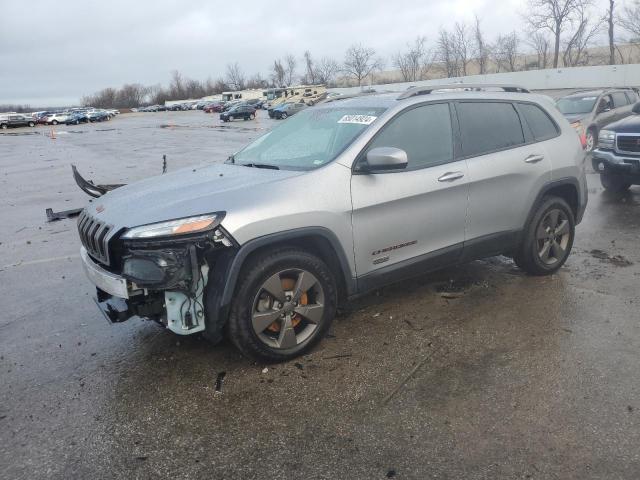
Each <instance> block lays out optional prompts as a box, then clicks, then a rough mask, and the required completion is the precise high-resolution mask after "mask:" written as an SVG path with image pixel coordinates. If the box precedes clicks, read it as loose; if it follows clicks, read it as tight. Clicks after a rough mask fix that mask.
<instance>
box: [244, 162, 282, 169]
mask: <svg viewBox="0 0 640 480" xmlns="http://www.w3.org/2000/svg"><path fill="white" fill-rule="evenodd" d="M238 165H242V166H243V167H254V168H268V169H271V170H280V167H278V166H277V165H269V164H268V163H238Z"/></svg>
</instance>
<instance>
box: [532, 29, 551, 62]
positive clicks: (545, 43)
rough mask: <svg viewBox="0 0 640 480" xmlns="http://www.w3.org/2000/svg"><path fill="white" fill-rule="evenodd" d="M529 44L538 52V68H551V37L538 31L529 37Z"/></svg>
mask: <svg viewBox="0 0 640 480" xmlns="http://www.w3.org/2000/svg"><path fill="white" fill-rule="evenodd" d="M527 43H528V45H529V46H531V47H532V48H533V49H534V51H535V52H536V56H537V61H536V68H547V67H548V66H549V49H550V48H551V42H550V41H549V37H547V35H545V33H544V32H542V31H537V32H534V33H532V34H531V35H530V36H529V39H528V41H527Z"/></svg>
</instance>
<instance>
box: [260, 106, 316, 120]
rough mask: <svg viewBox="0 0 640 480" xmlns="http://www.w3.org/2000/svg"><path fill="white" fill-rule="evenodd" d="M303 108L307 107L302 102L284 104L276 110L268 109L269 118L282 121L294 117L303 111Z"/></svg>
mask: <svg viewBox="0 0 640 480" xmlns="http://www.w3.org/2000/svg"><path fill="white" fill-rule="evenodd" d="M305 108H307V105H306V104H305V103H302V102H298V103H284V104H282V105H280V106H278V107H276V108H273V109H270V110H269V117H270V118H276V119H278V120H280V119H282V120H284V119H285V118H287V117H290V116H291V115H295V114H296V113H298V112H300V111H301V110H304V109H305Z"/></svg>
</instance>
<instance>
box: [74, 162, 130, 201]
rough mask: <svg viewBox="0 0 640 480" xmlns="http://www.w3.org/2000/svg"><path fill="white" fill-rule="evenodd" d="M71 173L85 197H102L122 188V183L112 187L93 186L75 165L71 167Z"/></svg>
mask: <svg viewBox="0 0 640 480" xmlns="http://www.w3.org/2000/svg"><path fill="white" fill-rule="evenodd" d="M71 171H72V172H73V179H74V180H75V181H76V184H77V185H78V186H79V187H80V190H82V191H83V192H84V193H86V194H87V195H90V196H92V197H95V198H98V197H101V196H102V195H104V194H105V193H107V192H109V191H111V190H115V189H116V188H120V187H123V186H124V183H119V184H114V185H95V184H94V183H93V182H91V181H89V180H85V179H84V178H83V177H82V175H80V172H78V169H77V168H76V166H75V165H71Z"/></svg>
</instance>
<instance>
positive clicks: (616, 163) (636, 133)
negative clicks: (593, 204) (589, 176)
mask: <svg viewBox="0 0 640 480" xmlns="http://www.w3.org/2000/svg"><path fill="white" fill-rule="evenodd" d="M591 161H592V163H593V169H594V170H595V171H596V172H598V173H599V174H600V183H602V186H603V187H604V188H605V189H606V190H609V191H612V192H624V191H625V190H628V189H629V187H630V186H631V185H640V102H637V103H636V104H635V105H634V106H633V108H632V115H630V116H628V117H626V118H623V119H622V120H618V121H617V122H614V123H611V124H609V125H607V127H606V128H605V129H602V130H600V134H599V136H598V147H597V148H596V149H595V150H594V151H593V155H592V157H591Z"/></svg>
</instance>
